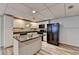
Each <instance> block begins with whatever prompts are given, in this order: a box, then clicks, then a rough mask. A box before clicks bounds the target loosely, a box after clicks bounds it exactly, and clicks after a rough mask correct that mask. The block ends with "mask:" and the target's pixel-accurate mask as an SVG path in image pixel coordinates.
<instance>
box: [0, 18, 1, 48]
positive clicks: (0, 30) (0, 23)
mask: <svg viewBox="0 0 79 59" xmlns="http://www.w3.org/2000/svg"><path fill="white" fill-rule="evenodd" d="M0 47H1V17H0Z"/></svg>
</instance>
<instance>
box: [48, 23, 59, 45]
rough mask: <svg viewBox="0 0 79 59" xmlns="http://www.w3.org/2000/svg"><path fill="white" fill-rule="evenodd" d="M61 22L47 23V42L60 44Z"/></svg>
mask: <svg viewBox="0 0 79 59" xmlns="http://www.w3.org/2000/svg"><path fill="white" fill-rule="evenodd" d="M59 29H60V24H59V23H52V24H47V43H50V44H54V45H59Z"/></svg>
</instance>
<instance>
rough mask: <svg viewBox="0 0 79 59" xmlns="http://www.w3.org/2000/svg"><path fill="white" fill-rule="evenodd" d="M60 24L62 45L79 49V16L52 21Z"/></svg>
mask: <svg viewBox="0 0 79 59" xmlns="http://www.w3.org/2000/svg"><path fill="white" fill-rule="evenodd" d="M54 22H58V23H60V43H64V44H69V45H73V46H77V47H79V16H74V17H68V18H60V19H55V20H51V21H50V23H54Z"/></svg>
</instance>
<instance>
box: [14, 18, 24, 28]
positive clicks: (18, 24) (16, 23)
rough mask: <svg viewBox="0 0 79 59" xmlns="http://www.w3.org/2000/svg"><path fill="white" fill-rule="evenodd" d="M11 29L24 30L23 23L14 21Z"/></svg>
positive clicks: (17, 20)
mask: <svg viewBox="0 0 79 59" xmlns="http://www.w3.org/2000/svg"><path fill="white" fill-rule="evenodd" d="M13 27H14V28H25V21H23V20H19V19H15V20H14V22H13Z"/></svg>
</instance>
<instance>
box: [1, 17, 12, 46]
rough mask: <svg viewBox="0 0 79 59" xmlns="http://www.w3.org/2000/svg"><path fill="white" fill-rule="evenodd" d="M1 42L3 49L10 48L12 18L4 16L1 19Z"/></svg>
mask: <svg viewBox="0 0 79 59" xmlns="http://www.w3.org/2000/svg"><path fill="white" fill-rule="evenodd" d="M2 29H3V30H2V40H3V45H4V47H8V46H11V45H12V44H13V42H12V40H13V18H12V17H9V16H4V17H3V19H2Z"/></svg>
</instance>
